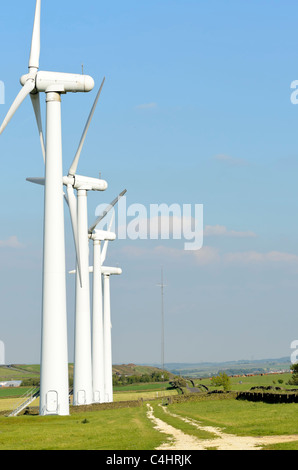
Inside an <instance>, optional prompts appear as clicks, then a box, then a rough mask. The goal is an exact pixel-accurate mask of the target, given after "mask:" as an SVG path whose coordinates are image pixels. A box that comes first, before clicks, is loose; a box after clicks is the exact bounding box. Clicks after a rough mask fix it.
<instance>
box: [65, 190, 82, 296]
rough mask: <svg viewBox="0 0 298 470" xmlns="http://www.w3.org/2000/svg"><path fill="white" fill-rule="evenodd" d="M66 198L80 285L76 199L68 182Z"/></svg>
mask: <svg viewBox="0 0 298 470" xmlns="http://www.w3.org/2000/svg"><path fill="white" fill-rule="evenodd" d="M67 199H68V207H69V212H70V219H71V225H72V231H73V238H74V244H75V251H76V259H77V271H78V274H79V279H80V284H81V287H82V275H81V261H80V247H79V239H78V218H77V200H76V197H75V195H74V191H73V187H72V186H71V185H70V184H68V185H67Z"/></svg>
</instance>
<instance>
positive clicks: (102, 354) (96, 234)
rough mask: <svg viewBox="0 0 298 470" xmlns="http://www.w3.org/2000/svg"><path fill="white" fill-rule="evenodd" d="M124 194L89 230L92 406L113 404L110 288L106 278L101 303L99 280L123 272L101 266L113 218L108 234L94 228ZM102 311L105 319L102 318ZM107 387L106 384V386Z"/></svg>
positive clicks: (121, 194) (110, 236)
mask: <svg viewBox="0 0 298 470" xmlns="http://www.w3.org/2000/svg"><path fill="white" fill-rule="evenodd" d="M126 192H127V190H126V189H125V190H124V191H122V192H121V193H120V194H119V196H118V197H117V198H116V199H114V201H113V202H111V203H110V204H109V205H108V206H107V208H106V210H105V211H104V212H103V213H102V214H101V215H100V216H99V217H98V218H97V219H96V221H95V222H94V223H93V224H92V225H91V227H90V228H89V237H90V239H91V240H93V266H92V267H90V268H89V272H90V273H93V303H92V379H93V402H94V403H105V402H109V401H112V397H113V389H112V386H113V380H112V355H111V354H112V348H111V315H110V307H109V306H110V293H109V289H107V287H108V284H109V279H107V280H106V283H105V285H106V300H105V302H104V304H103V298H104V295H103V286H102V280H103V277H104V276H105V275H107V276H110V275H120V274H122V270H121V269H120V268H110V267H106V266H103V265H102V264H103V263H104V261H105V258H106V253H107V248H108V241H113V240H115V238H116V235H115V233H113V232H111V228H112V224H113V217H114V215H113V216H112V218H111V221H110V224H109V227H108V231H105V230H96V227H97V225H98V224H99V223H100V222H101V220H103V219H104V218H105V217H106V215H107V214H108V213H109V211H110V210H111V209H112V208H113V207H114V206H115V205H116V204H117V202H118V201H119V199H120V198H121V197H123V196H124V194H125V193H126ZM103 241H105V243H104V247H103V250H102V252H101V244H102V242H103ZM75 273H77V270H73V271H70V274H75ZM104 312H105V317H107V320H105V319H104ZM106 384H108V387H107V385H106Z"/></svg>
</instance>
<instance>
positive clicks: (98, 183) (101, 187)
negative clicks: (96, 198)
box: [63, 175, 108, 191]
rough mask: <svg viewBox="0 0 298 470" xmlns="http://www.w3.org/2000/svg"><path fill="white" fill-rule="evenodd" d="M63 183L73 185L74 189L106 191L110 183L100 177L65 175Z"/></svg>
mask: <svg viewBox="0 0 298 470" xmlns="http://www.w3.org/2000/svg"><path fill="white" fill-rule="evenodd" d="M63 184H64V185H65V186H68V185H71V186H72V187H73V188H74V189H76V190H79V189H85V190H86V191H106V189H107V188H108V183H107V182H106V181H105V180H101V179H99V178H90V177H88V176H81V175H75V176H71V175H68V176H64V177H63Z"/></svg>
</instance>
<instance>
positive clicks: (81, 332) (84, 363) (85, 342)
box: [27, 79, 108, 406]
mask: <svg viewBox="0 0 298 470" xmlns="http://www.w3.org/2000/svg"><path fill="white" fill-rule="evenodd" d="M104 81H105V79H104V80H103V81H102V84H101V86H100V89H99V91H98V93H97V96H96V98H95V101H94V104H93V106H92V109H91V112H90V114H89V117H88V120H87V123H86V125H85V128H84V131H83V134H82V137H81V140H80V143H79V146H78V149H77V152H76V154H75V157H74V160H73V162H72V164H71V167H70V169H69V171H68V175H67V176H64V177H63V184H64V185H65V186H66V190H67V195H65V200H66V202H67V204H68V207H69V211H70V217H71V223H72V229H73V236H74V242H75V248H76V258H77V271H76V272H77V276H76V303H75V305H76V307H75V310H76V314H75V340H74V383H73V404H74V405H75V406H78V405H87V404H91V403H92V401H93V392H92V352H91V347H92V346H91V309H90V280H89V236H88V211H87V192H88V191H105V190H106V189H107V187H108V185H107V183H106V181H104V180H101V179H97V178H90V177H86V176H81V175H77V174H76V171H77V167H78V164H79V160H80V156H81V152H82V149H83V145H84V142H85V139H86V136H87V132H88V129H89V127H90V124H91V120H92V118H93V115H94V112H95V109H96V106H97V103H98V100H99V97H100V94H101V91H102V88H103V84H104ZM27 181H30V182H32V183H36V184H40V185H44V182H45V180H44V178H27ZM74 190H76V191H77V198H76V197H75V194H74Z"/></svg>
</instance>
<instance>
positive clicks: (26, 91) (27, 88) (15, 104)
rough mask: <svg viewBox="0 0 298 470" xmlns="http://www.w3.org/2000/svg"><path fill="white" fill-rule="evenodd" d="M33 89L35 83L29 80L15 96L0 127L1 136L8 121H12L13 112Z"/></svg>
mask: <svg viewBox="0 0 298 470" xmlns="http://www.w3.org/2000/svg"><path fill="white" fill-rule="evenodd" d="M34 88H35V81H34V80H31V79H29V80H27V81H26V83H25V85H24V86H23V88H22V89H21V91H20V92H19V94H18V95H17V97H16V99H15V100H14V102H13V103H12V105H11V107H10V109H9V111H8V113H7V115H6V117H5V119H4V121H3V123H2V125H1V127H0V135H1V134H2V132H3V131H4V129H5V128H6V126H7V124H8V123H9V121H10V120H11V119H12V117H13V115H14V114H15V112H16V111H17V109H18V108H19V107H20V106H21V104H22V103H23V101H24V99H25V98H26V97H27V96H28V95H29V94H30V93H31V92H32V91H33V90H34Z"/></svg>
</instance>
